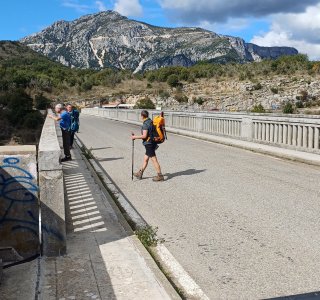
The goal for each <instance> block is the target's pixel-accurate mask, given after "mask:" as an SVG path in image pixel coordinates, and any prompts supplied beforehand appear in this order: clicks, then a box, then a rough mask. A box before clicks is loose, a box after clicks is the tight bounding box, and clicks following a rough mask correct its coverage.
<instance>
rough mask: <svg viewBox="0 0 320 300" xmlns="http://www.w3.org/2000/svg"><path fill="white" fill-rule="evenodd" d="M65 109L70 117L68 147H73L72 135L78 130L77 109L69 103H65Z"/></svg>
mask: <svg viewBox="0 0 320 300" xmlns="http://www.w3.org/2000/svg"><path fill="white" fill-rule="evenodd" d="M67 111H68V113H69V115H70V117H71V126H70V149H73V141H74V135H75V133H76V132H78V131H79V124H80V123H79V116H80V114H79V111H78V110H77V109H75V108H74V107H73V106H72V105H71V104H67Z"/></svg>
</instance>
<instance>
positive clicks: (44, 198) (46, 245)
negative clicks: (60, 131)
mask: <svg viewBox="0 0 320 300" xmlns="http://www.w3.org/2000/svg"><path fill="white" fill-rule="evenodd" d="M60 155H61V150H60V146H59V142H58V137H57V133H56V127H55V122H54V121H53V120H52V119H50V118H48V117H47V118H46V120H45V123H44V126H43V129H42V134H41V138H40V143H39V152H38V168H39V187H40V206H41V220H42V225H41V228H42V249H43V255H45V256H59V255H63V254H65V253H66V224H65V202H64V185H63V173H62V166H61V164H60V163H59V158H60Z"/></svg>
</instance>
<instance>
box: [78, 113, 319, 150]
mask: <svg viewBox="0 0 320 300" xmlns="http://www.w3.org/2000/svg"><path fill="white" fill-rule="evenodd" d="M82 113H84V114H88V115H94V116H100V117H105V118H110V119H114V120H120V121H124V122H125V121H128V122H139V121H140V111H139V110H118V109H99V108H84V109H82ZM150 113H151V115H152V117H153V116H154V115H157V114H159V111H150ZM165 118H166V127H167V128H168V129H170V127H171V128H175V129H183V130H187V131H193V132H199V133H205V134H212V135H221V136H227V137H230V138H236V139H242V140H246V141H251V142H256V143H263V144H271V145H273V146H278V147H285V148H290V149H295V150H298V151H307V152H312V153H319V154H320V141H319V136H320V117H319V116H307V115H291V116H288V115H267V114H243V113H215V112H214V113H189V112H171V111H167V112H165Z"/></svg>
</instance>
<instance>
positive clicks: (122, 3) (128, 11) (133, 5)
mask: <svg viewBox="0 0 320 300" xmlns="http://www.w3.org/2000/svg"><path fill="white" fill-rule="evenodd" d="M114 10H115V11H117V12H118V13H120V14H122V15H124V16H131V17H140V16H142V13H143V9H142V6H141V4H140V1H139V0H116V2H115V4H114Z"/></svg>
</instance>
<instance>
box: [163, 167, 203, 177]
mask: <svg viewBox="0 0 320 300" xmlns="http://www.w3.org/2000/svg"><path fill="white" fill-rule="evenodd" d="M205 171H207V170H196V169H188V170H185V171H180V172H176V173H166V174H164V176H166V177H167V180H170V179H172V178H174V177H179V176H192V175H195V174H199V173H202V172H205Z"/></svg>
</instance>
